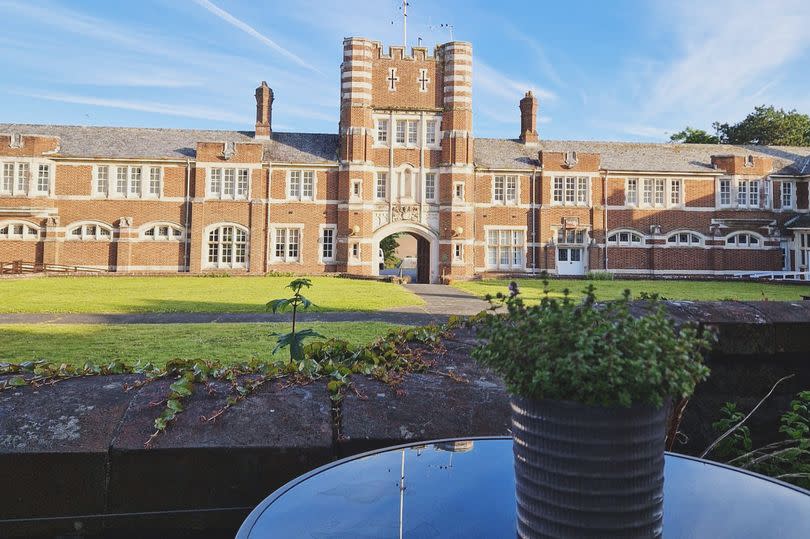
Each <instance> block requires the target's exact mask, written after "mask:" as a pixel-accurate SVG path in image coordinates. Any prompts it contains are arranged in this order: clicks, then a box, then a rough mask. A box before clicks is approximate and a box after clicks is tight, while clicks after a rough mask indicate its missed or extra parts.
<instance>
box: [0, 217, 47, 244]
mask: <svg viewBox="0 0 810 539" xmlns="http://www.w3.org/2000/svg"><path fill="white" fill-rule="evenodd" d="M37 239H39V227H38V226H36V225H34V224H31V223H26V222H24V221H13V222H5V223H0V240H37Z"/></svg>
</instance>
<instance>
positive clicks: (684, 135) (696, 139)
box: [669, 126, 720, 144]
mask: <svg viewBox="0 0 810 539" xmlns="http://www.w3.org/2000/svg"><path fill="white" fill-rule="evenodd" d="M669 140H670V141H672V142H683V143H686V144H717V143H718V142H720V139H719V138H718V137H717V136H715V135H710V134H709V133H707V132H706V131H704V130H703V129H693V128H691V127H689V126H686V129H684V130H683V131H678V132H677V133H675V134H674V135H672V136H671V137H669Z"/></svg>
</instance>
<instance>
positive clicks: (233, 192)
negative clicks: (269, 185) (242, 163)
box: [207, 168, 250, 199]
mask: <svg viewBox="0 0 810 539" xmlns="http://www.w3.org/2000/svg"><path fill="white" fill-rule="evenodd" d="M207 176H208V196H209V198H220V199H226V198H231V199H236V198H247V196H248V192H249V191H250V181H249V179H250V170H249V169H246V168H240V169H236V168H211V169H209V170H208V175H207Z"/></svg>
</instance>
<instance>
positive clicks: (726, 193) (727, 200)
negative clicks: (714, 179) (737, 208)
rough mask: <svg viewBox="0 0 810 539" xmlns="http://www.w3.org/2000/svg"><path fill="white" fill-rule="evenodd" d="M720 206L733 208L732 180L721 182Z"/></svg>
mask: <svg viewBox="0 0 810 539" xmlns="http://www.w3.org/2000/svg"><path fill="white" fill-rule="evenodd" d="M719 204H720V206H731V180H720V200H719Z"/></svg>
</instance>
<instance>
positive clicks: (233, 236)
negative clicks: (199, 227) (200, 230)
mask: <svg viewBox="0 0 810 539" xmlns="http://www.w3.org/2000/svg"><path fill="white" fill-rule="evenodd" d="M247 236H248V234H247V230H246V229H245V228H242V227H240V226H238V225H218V226H215V227H213V228H211V229H210V230H209V231H208V234H207V235H206V245H207V247H208V250H207V258H206V261H207V263H206V266H207V267H209V268H239V267H244V266H245V264H246V262H247V244H248V240H247Z"/></svg>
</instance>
